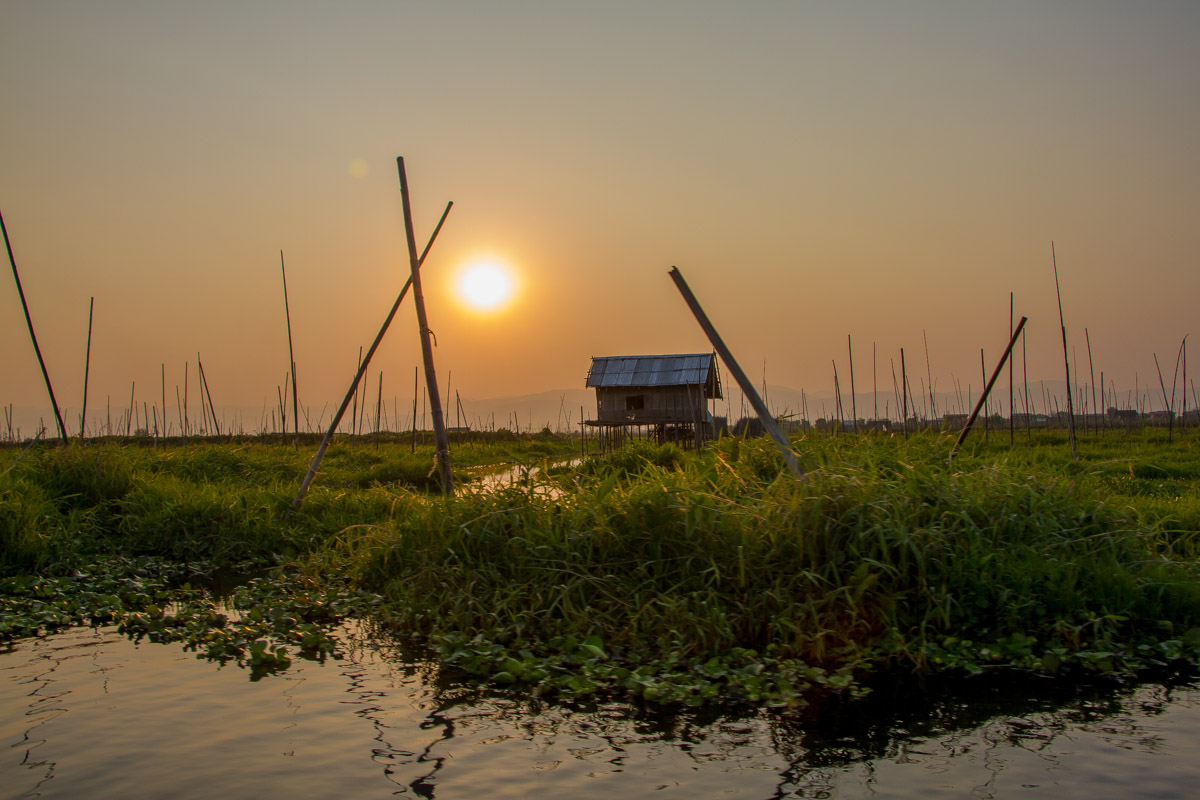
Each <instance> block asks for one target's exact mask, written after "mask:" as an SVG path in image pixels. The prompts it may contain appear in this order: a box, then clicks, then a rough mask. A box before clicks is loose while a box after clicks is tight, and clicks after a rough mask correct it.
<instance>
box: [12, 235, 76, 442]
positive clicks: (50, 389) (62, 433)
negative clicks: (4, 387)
mask: <svg viewBox="0 0 1200 800" xmlns="http://www.w3.org/2000/svg"><path fill="white" fill-rule="evenodd" d="M0 230H3V231H4V247H5V248H6V249H7V250H8V263H9V264H11V265H12V274H13V280H14V281H16V282H17V294H18V295H20V297H21V310H23V311H24V312H25V326H26V327H27V328H29V339H30V341H32V342H33V352H34V353H35V354H37V360H38V366H39V367H41V368H42V379H43V380H45V381H46V392H47V393H48V394H49V395H50V405H51V406H52V407H53V408H54V421H55V422H56V423H58V436H59V438H60V439H62V440H63V443H64V444H66V443H67V441H68V439H67V426H66V425H64V424H63V419H62V414H60V413H59V411H58V401H57V400H55V399H54V386H52V385H51V383H50V373H49V372H47V371H46V361H45V360H44V359H43V358H42V348H40V347H38V340H37V334H35V333H34V332H33V318H32V317H30V316H29V304H28V303H27V302H25V290H24V289H23V288H22V287H21V276H20V274H18V272H17V259H16V258H15V257H14V256H13V251H12V242H10V241H9V239H8V226H7V225H5V224H4V214H3V213H0Z"/></svg>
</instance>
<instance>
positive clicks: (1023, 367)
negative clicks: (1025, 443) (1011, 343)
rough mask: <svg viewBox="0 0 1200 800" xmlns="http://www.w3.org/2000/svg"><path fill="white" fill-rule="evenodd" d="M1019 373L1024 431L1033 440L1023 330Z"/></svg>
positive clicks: (1027, 366)
mask: <svg viewBox="0 0 1200 800" xmlns="http://www.w3.org/2000/svg"><path fill="white" fill-rule="evenodd" d="M1021 375H1022V379H1023V380H1024V381H1025V433H1026V437H1027V438H1028V439H1029V441H1031V442H1032V441H1033V418H1032V417H1031V416H1030V415H1029V359H1028V358H1026V350H1025V332H1024V331H1022V332H1021Z"/></svg>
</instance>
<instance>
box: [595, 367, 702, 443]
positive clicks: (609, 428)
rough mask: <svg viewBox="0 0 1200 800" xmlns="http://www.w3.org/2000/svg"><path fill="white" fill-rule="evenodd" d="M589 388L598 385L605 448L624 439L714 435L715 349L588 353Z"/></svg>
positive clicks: (598, 424)
mask: <svg viewBox="0 0 1200 800" xmlns="http://www.w3.org/2000/svg"><path fill="white" fill-rule="evenodd" d="M586 385H587V386H588V388H594V389H595V390H596V418H595V419H594V420H589V421H588V422H587V424H588V425H590V426H592V427H594V428H598V429H599V431H598V432H599V435H600V440H601V446H602V448H603V449H611V448H613V447H618V446H620V444H621V443H622V442H624V441H625V440H626V439H627V438H634V437H638V438H651V437H653V439H654V440H655V441H657V442H658V443H660V444H663V443H665V442H678V443H681V444H688V445H694V446H696V447H699V445H700V444H701V443H702V442H703V441H704V440H706V439H710V438H712V437H713V435H714V430H713V418H712V414H710V413H709V410H708V403H709V401H710V400H717V399H720V398H721V396H722V395H721V376H720V373H719V371H718V369H717V356H716V354H715V353H688V354H681V355H657V356H600V357H593V358H592V366H591V369H589V370H588V375H587V384H586Z"/></svg>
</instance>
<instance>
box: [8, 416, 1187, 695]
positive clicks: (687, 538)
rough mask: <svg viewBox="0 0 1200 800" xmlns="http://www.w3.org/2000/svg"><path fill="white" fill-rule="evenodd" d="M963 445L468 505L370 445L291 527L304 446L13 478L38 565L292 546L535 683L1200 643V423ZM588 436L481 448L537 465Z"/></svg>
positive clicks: (711, 460)
mask: <svg viewBox="0 0 1200 800" xmlns="http://www.w3.org/2000/svg"><path fill="white" fill-rule="evenodd" d="M949 444H950V440H949V439H947V438H945V437H938V436H933V435H928V436H923V437H916V438H914V439H911V440H909V441H907V442H906V441H904V440H903V439H901V438H898V437H890V438H875V437H865V438H853V437H840V438H826V437H817V438H812V439H809V440H802V441H798V442H797V448H798V450H799V451H800V452H802V453H804V454H805V458H806V460H807V466H808V467H809V468H810V469H811V472H810V475H809V477H808V479H806V480H804V481H800V482H797V481H794V480H792V479H791V478H790V477H788V476H787V474H786V473H785V472H783V470H782V463H781V460H780V459H779V458H778V456H777V455H776V453H775V452H774V451H773V450H772V448H771V446H770V444H769V443H767V442H763V441H743V440H737V439H726V440H722V441H721V442H719V443H716V444H715V445H713V446H711V447H710V448H709V449H707V450H706V451H704V452H703V453H701V454H699V455H695V454H685V453H683V452H681V451H679V450H677V449H675V448H671V447H667V448H653V447H634V448H630V449H627V450H625V451H623V452H621V453H619V454H616V455H613V456H609V457H606V458H603V459H592V460H589V461H587V462H585V463H584V464H583V465H581V466H580V467H579V468H577V469H570V470H560V471H558V472H557V473H556V471H555V470H553V469H551V470H547V471H545V472H543V473H539V474H537V475H534V476H533V477H531V478H527V479H525V480H523V481H518V482H516V483H513V484H510V485H507V486H504V487H501V488H499V489H496V490H493V491H486V492H484V491H467V492H464V493H463V494H462V495H461V496H460V497H458V498H455V499H453V500H446V499H444V498H441V497H440V496H437V495H435V494H431V493H430V491H429V488H430V482H431V481H432V480H433V476H432V475H431V474H430V468H431V464H432V460H431V454H430V453H428V452H424V453H420V452H419V454H418V456H417V457H415V458H414V457H412V456H409V455H408V454H407V447H406V446H404V447H402V446H400V445H398V444H396V445H391V446H386V445H385V446H384V447H383V448H381V449H380V450H378V451H376V450H374V448H373V447H368V446H357V447H355V446H349V447H341V448H337V449H335V450H334V451H332V452H331V455H330V457H329V459H327V466H326V472H325V474H323V475H322V477H321V480H320V481H319V482H318V484H317V489H316V490H315V491H314V492H313V494H312V495H310V497H309V499H308V500H306V502H305V505H304V507H303V509H302V510H301V511H300V512H299V513H297V514H293V515H291V516H287V514H286V512H287V508H288V505H289V503H290V500H291V495H292V493H293V492H294V488H295V484H296V482H297V481H298V475H299V474H300V473H301V472H302V470H303V467H304V466H306V463H307V455H308V454H307V453H304V452H302V453H300V454H296V453H295V451H293V450H291V449H289V448H285V447H281V446H278V445H274V446H266V445H261V444H254V445H248V444H244V445H237V444H220V445H190V446H188V447H186V448H168V449H166V450H154V449H134V448H128V447H119V446H115V445H114V446H106V447H94V446H93V447H87V448H77V447H76V448H70V449H62V450H60V449H52V448H43V449H39V450H37V451H36V452H31V453H30V454H29V455H27V456H26V457H25V458H24V459H23V460H22V461H21V463H20V464H17V465H16V467H15V468H13V469H12V470H10V471H9V472H8V474H6V475H4V477H2V478H0V537H3V538H2V540H0V541H2V542H3V547H4V550H3V552H4V568H5V569H6V570H7V571H8V572H9V573H13V574H15V573H20V574H23V575H28V574H31V573H34V572H41V573H46V574H55V573H57V574H63V573H64V572H66V571H68V570H71V569H78V567H79V565H80V564H82V563H87V560H88V559H93V558H95V557H97V556H104V557H108V558H129V557H135V556H155V557H159V558H165V559H168V560H169V561H170V562H171V563H188V562H203V563H204V564H206V565H208V566H207V568H208V569H214V568H222V569H231V568H233V569H243V570H244V569H246V568H248V565H250V564H254V565H260V566H265V565H271V564H279V563H291V564H293V565H298V569H293V570H292V571H291V573H290V574H292V575H293V576H294V575H295V574H303V575H304V576H306V577H305V582H304V585H305V586H307V587H309V588H307V589H305V593H306V595H310V594H311V593H312V592H313V591H315V590H314V589H313V588H312V587H313V585H319V586H322V587H325V588H323V589H322V590H321V591H326V590H328V589H329V587H339V589H338V591H341V592H343V593H351V594H354V596H356V597H358V598H360V600H362V599H363V598H367V597H377V598H379V599H377V600H376V601H375V602H373V603H371V602H368V601H366V600H362V603H364V604H365V605H361V604H360V605H359V606H347V608H351V607H354V608H366V607H368V606H369V607H370V608H371V609H372V611H371V614H372V615H373V616H374V617H375V618H377V619H378V620H380V621H381V622H382V623H384V624H385V625H387V626H389V627H391V628H392V629H395V630H398V631H405V632H415V633H418V634H420V635H421V636H423V637H424V638H425V639H426V640H427V641H429V642H431V643H432V644H434V645H435V646H437V647H438V648H439V650H440V653H441V655H442V657H443V659H444V660H445V661H446V662H448V663H449V664H452V665H455V666H457V667H458V668H461V669H464V670H466V671H468V672H471V673H475V674H477V675H480V676H484V677H487V678H489V679H491V680H494V681H497V682H501V683H517V684H521V685H523V686H527V687H529V688H530V689H531V690H533V691H536V692H558V693H563V694H568V695H571V694H587V693H590V692H593V691H616V692H622V693H631V694H635V695H638V696H641V697H644V698H646V699H649V700H665V701H672V702H682V703H693V704H694V703H700V702H704V701H705V700H707V699H710V698H717V697H720V698H722V699H726V700H728V699H745V700H748V701H764V700H765V701H769V702H774V703H780V704H788V703H795V702H799V701H800V699H801V698H802V696H803V695H804V693H805V691H807V690H808V689H811V688H820V687H835V688H846V687H849V688H854V687H857V686H859V685H861V683H860V681H861V678H862V677H863V676H865V675H869V674H872V673H878V672H880V671H881V670H887V669H902V670H910V671H911V670H917V671H937V670H946V669H953V670H964V671H968V672H980V671H986V670H992V669H996V668H1002V667H1007V668H1018V669H1027V670H1035V671H1038V672H1045V673H1056V672H1066V673H1069V672H1070V671H1072V670H1076V669H1089V670H1100V671H1121V670H1126V669H1133V668H1137V667H1141V666H1147V665H1154V664H1161V663H1169V662H1171V661H1173V660H1175V659H1180V658H1184V659H1194V658H1195V657H1196V654H1197V652H1198V650H1197V648H1198V646H1200V630H1198V629H1200V583H1198V582H1197V578H1198V577H1200V575H1198V571H1200V562H1198V559H1197V555H1198V553H1197V546H1198V545H1197V540H1196V537H1197V532H1198V530H1200V509H1198V506H1197V502H1198V501H1197V497H1198V495H1200V453H1198V452H1197V449H1196V447H1195V444H1194V440H1192V439H1184V440H1183V441H1182V442H1181V441H1179V440H1178V439H1177V440H1176V441H1175V442H1174V443H1173V444H1171V445H1169V446H1168V445H1167V444H1166V443H1165V442H1160V441H1158V440H1157V439H1156V438H1153V434H1150V435H1147V436H1138V437H1129V436H1124V435H1121V436H1112V437H1106V438H1100V439H1097V440H1094V441H1091V442H1087V443H1086V445H1085V447H1084V448H1083V449H1082V451H1081V459H1080V461H1079V462H1072V461H1071V459H1070V454H1069V448H1068V446H1067V444H1066V442H1065V440H1062V441H1060V440H1059V439H1057V438H1052V437H1046V438H1042V439H1038V440H1035V441H1034V442H1033V443H1029V442H1018V444H1017V446H1015V447H1013V448H1012V449H1011V450H1010V449H1009V448H1008V446H1007V443H1005V444H1004V445H997V444H996V442H995V437H993V440H992V442H991V443H990V445H988V446H985V445H984V444H983V443H982V442H981V441H978V440H976V441H973V442H971V443H969V444H968V446H967V447H966V448H964V451H963V452H962V453H961V454H960V456H959V457H957V458H956V459H955V462H954V464H953V466H952V467H948V465H947V464H946V460H945V454H946V453H947V452H948V450H949ZM570 447H571V446H570V443H569V442H565V441H564V442H554V441H550V440H547V441H546V442H544V443H543V445H542V447H541V448H540V450H534V451H529V450H525V451H523V452H521V453H515V452H513V451H512V450H503V449H497V450H495V451H491V452H484V451H483V450H482V446H481V449H479V450H478V451H476V453H475V454H474V456H473V457H472V458H471V459H468V457H467V454H466V453H465V452H464V451H465V449H466V448H462V449H460V450H458V451H456V453H455V459H456V463H457V464H459V465H462V466H464V467H465V466H467V464H466V462H467V461H468V460H471V461H473V463H475V464H484V463H488V462H489V460H490V461H492V462H499V461H508V460H512V459H514V458H516V459H518V460H523V461H524V462H525V463H535V462H537V461H540V460H544V459H546V458H554V457H555V456H556V455H558V454H560V453H568V451H569V450H570ZM14 456H15V452H14V453H5V454H4V457H5V458H6V459H7V461H0V471H2V470H4V469H6V468H7V466H8V465H9V464H10V463H11V462H12V459H13V457H14ZM313 582H315V584H314V583H313ZM280 596H281V595H277V596H276V599H275V600H274V601H271V602H274V603H276V604H280V603H283V601H282V600H280V599H279V597H280ZM330 596H331V597H332V596H333V595H330ZM339 596H340V595H339ZM264 602H266V601H264ZM269 617H270V614H266V615H265V616H264V618H269ZM275 617H276V618H287V619H293V620H294V619H295V617H294V615H284V617H280V615H275ZM263 635H264V636H266V635H267V634H263ZM288 635H289V634H287V631H286V630H284V631H282V632H279V631H277V632H276V639H277V640H279V641H282V642H285V643H288V642H291V640H290V639H288ZM293 644H294V643H293Z"/></svg>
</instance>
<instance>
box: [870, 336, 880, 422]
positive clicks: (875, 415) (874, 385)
mask: <svg viewBox="0 0 1200 800" xmlns="http://www.w3.org/2000/svg"><path fill="white" fill-rule="evenodd" d="M871 394H872V395H873V396H874V398H875V410H874V411H872V412H871V415H872V419H871V422H872V423H873V425H874V426H875V429H876V430H877V431H878V429H879V427H878V426H879V370H878V369H877V368H876V364H875V343H874V342H871Z"/></svg>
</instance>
